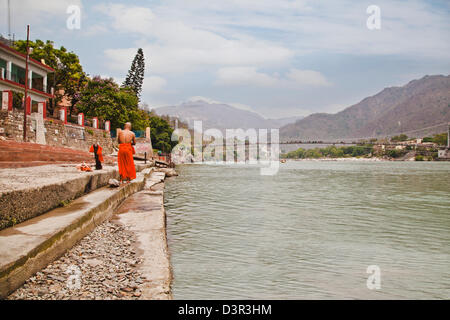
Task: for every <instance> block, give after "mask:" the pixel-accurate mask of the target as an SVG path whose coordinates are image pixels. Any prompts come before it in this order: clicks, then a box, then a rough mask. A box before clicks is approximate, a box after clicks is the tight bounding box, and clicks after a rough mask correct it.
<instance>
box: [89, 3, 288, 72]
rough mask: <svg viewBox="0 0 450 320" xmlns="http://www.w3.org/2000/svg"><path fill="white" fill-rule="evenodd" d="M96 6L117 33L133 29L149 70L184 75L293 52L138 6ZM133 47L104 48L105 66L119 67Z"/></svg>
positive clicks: (283, 58) (270, 61)
mask: <svg viewBox="0 0 450 320" xmlns="http://www.w3.org/2000/svg"><path fill="white" fill-rule="evenodd" d="M97 10H99V11H100V12H102V13H104V14H105V15H107V16H108V17H109V18H110V19H111V20H112V21H111V25H112V27H113V28H114V30H115V31H117V32H119V33H125V34H126V33H133V34H135V36H136V37H137V40H136V42H137V43H138V45H139V46H140V47H142V48H143V49H144V52H146V53H147V54H148V55H149V56H150V59H151V61H152V70H153V71H154V72H155V73H157V74H158V73H159V74H162V73H173V74H179V73H185V72H192V71H198V70H204V69H205V68H208V67H218V66H242V65H245V66H248V65H250V66H267V65H283V64H286V63H288V62H289V60H290V58H291V57H292V56H293V52H292V51H291V50H289V49H287V48H285V47H284V46H281V45H279V44H276V43H273V42H270V41H267V40H264V39H258V38H255V37H250V36H247V35H245V34H240V35H234V36H227V37H225V36H223V35H221V34H219V33H216V32H214V31H210V30H205V29H202V28H196V27H193V26H191V25H189V24H188V23H186V22H184V21H179V20H172V19H170V17H164V16H159V15H157V14H155V13H154V12H153V11H152V10H150V9H148V8H144V7H138V6H125V5H121V4H109V5H102V6H98V7H97ZM135 50H136V49H135V48H110V49H107V50H105V56H106V58H107V61H108V67H110V68H114V69H118V68H120V69H122V70H124V69H125V67H123V64H122V63H120V62H121V61H123V60H124V59H129V58H130V55H131V54H130V52H132V51H135Z"/></svg>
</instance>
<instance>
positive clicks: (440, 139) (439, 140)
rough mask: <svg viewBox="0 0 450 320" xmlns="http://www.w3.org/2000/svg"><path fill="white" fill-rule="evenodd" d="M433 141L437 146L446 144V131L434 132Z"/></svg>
mask: <svg viewBox="0 0 450 320" xmlns="http://www.w3.org/2000/svg"><path fill="white" fill-rule="evenodd" d="M433 142H434V143H436V144H437V145H439V146H445V145H447V132H444V133H439V134H435V135H434V136H433Z"/></svg>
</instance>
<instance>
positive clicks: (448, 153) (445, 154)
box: [438, 123, 450, 161]
mask: <svg viewBox="0 0 450 320" xmlns="http://www.w3.org/2000/svg"><path fill="white" fill-rule="evenodd" d="M438 159H439V160H447V161H450V123H449V124H448V130H447V147H445V148H441V149H440V150H438Z"/></svg>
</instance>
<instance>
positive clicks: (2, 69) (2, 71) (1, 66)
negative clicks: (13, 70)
mask: <svg viewBox="0 0 450 320" xmlns="http://www.w3.org/2000/svg"><path fill="white" fill-rule="evenodd" d="M4 78H6V61H5V60H3V59H0V79H4Z"/></svg>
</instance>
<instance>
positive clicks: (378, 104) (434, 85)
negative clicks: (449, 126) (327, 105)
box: [280, 75, 450, 141]
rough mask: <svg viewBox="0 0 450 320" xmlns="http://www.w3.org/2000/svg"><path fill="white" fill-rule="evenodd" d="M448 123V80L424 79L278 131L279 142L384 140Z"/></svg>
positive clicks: (425, 132) (436, 130)
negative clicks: (352, 139) (368, 138)
mask: <svg viewBox="0 0 450 320" xmlns="http://www.w3.org/2000/svg"><path fill="white" fill-rule="evenodd" d="M449 121H450V76H442V75H435V76H425V77H423V78H422V79H419V80H413V81H411V82H409V83H408V84H406V85H405V86H402V87H390V88H386V89H384V90H382V91H381V92H379V93H377V94H376V95H374V96H371V97H368V98H365V99H364V100H362V101H361V102H359V103H357V104H355V105H353V106H351V107H348V108H346V109H345V110H343V111H341V112H338V113H336V114H327V113H315V114H311V115H309V116H307V117H305V118H303V119H301V120H299V121H296V122H295V123H292V124H288V125H286V126H283V127H281V128H280V139H281V140H282V141H286V140H292V139H298V140H326V139H340V138H342V139H344V138H345V139H351V138H364V137H385V136H390V135H394V134H398V133H405V134H408V135H409V136H417V137H419V136H422V135H429V134H433V133H439V132H443V131H445V130H446V129H445V126H441V127H437V128H429V129H425V130H421V131H415V130H417V129H422V128H426V127H432V126H434V125H436V124H440V123H444V122H449Z"/></svg>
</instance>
